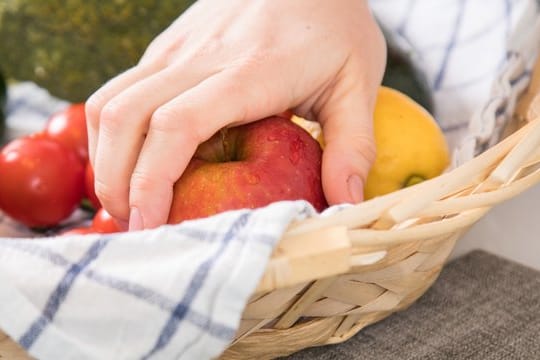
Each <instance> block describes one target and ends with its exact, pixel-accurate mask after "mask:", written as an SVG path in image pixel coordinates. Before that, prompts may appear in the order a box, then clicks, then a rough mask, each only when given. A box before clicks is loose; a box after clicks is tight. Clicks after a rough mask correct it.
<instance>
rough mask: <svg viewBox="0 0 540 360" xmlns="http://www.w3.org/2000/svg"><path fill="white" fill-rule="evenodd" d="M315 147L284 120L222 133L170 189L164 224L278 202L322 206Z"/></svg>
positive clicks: (277, 118) (307, 136)
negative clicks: (303, 200) (167, 212)
mask: <svg viewBox="0 0 540 360" xmlns="http://www.w3.org/2000/svg"><path fill="white" fill-rule="evenodd" d="M321 156H322V150H321V147H320V145H319V144H318V143H317V141H316V140H315V139H313V138H312V137H311V136H310V134H309V133H308V132H306V131H305V130H304V129H302V128H301V127H300V126H298V125H296V124H294V123H293V122H292V121H290V120H289V119H288V118H284V117H280V116H274V117H270V118H266V119H263V120H260V121H256V122H253V123H250V124H246V125H241V126H237V127H232V128H226V129H222V130H221V131H220V132H218V133H217V134H215V135H214V136H213V137H211V138H210V139H209V140H207V141H206V142H204V143H202V144H201V145H200V146H199V147H198V149H197V151H196V153H195V155H194V157H193V158H192V160H191V161H190V163H189V165H188V166H187V168H186V170H185V171H184V173H183V174H182V176H181V177H180V179H179V180H178V181H177V182H176V183H175V185H174V196H173V203H172V206H171V210H170V214H169V220H168V222H169V223H178V222H181V221H183V220H186V219H194V218H200V217H206V216H210V215H213V214H216V213H219V212H223V211H226V210H233V209H241V208H257V207H261V206H265V205H268V204H270V203H272V202H275V201H279V200H297V199H305V200H307V201H309V202H310V203H311V204H313V206H314V207H315V208H316V209H318V210H322V209H324V208H325V207H326V206H327V203H326V200H325V197H324V194H323V190H322V184H321Z"/></svg>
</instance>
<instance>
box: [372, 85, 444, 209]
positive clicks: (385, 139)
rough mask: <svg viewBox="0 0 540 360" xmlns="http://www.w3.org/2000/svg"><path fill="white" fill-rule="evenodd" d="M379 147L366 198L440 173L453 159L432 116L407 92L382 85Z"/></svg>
mask: <svg viewBox="0 0 540 360" xmlns="http://www.w3.org/2000/svg"><path fill="white" fill-rule="evenodd" d="M374 132H375V143H376V147H377V156H376V159H375V163H374V164H373V167H372V168H371V170H370V172H369V174H368V178H367V181H366V186H365V188H364V197H365V199H370V198H373V197H375V196H379V195H383V194H387V193H389V192H392V191H396V190H399V189H401V188H404V187H407V186H410V185H414V184H416V183H419V182H421V181H423V180H426V179H430V178H433V177H435V176H438V175H440V174H441V173H442V172H443V171H444V170H445V169H446V168H447V167H448V164H449V162H450V155H449V150H448V144H447V142H446V138H445V137H444V134H443V132H442V130H441V129H440V127H439V126H438V124H437V122H436V121H435V119H433V117H432V116H431V115H430V114H429V113H428V112H427V111H426V110H425V109H424V108H423V107H422V106H420V105H419V104H418V103H417V102H415V101H414V100H412V99H411V98H410V97H408V96H407V95H405V94H404V93H402V92H400V91H398V90H394V89H391V88H388V87H381V88H380V90H379V93H378V96H377V101H376V104H375V112H374Z"/></svg>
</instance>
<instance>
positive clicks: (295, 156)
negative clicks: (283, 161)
mask: <svg viewBox="0 0 540 360" xmlns="http://www.w3.org/2000/svg"><path fill="white" fill-rule="evenodd" d="M289 160H290V161H291V163H292V164H293V165H296V164H298V161H299V160H300V153H299V152H298V151H294V152H292V153H290V155H289Z"/></svg>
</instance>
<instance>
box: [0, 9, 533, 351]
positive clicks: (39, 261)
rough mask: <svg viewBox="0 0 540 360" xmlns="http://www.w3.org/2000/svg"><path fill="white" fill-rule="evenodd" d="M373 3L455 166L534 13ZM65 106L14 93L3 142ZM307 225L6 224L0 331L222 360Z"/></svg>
mask: <svg viewBox="0 0 540 360" xmlns="http://www.w3.org/2000/svg"><path fill="white" fill-rule="evenodd" d="M371 4H372V6H373V9H374V10H375V12H376V14H377V16H378V18H379V19H380V20H381V22H382V23H383V24H384V25H385V26H386V27H387V28H388V29H389V30H390V32H391V33H393V34H394V35H396V36H400V37H401V38H403V39H406V40H408V41H409V42H410V43H411V45H412V46H413V47H414V49H415V51H416V52H417V55H418V57H417V61H419V63H418V64H419V65H420V67H422V68H423V69H424V70H425V71H426V74H427V76H428V80H429V81H430V85H431V87H432V90H433V91H434V94H435V105H436V118H437V119H438V121H439V123H440V125H441V127H442V128H443V129H444V130H445V133H446V134H447V136H448V138H449V139H450V140H451V144H453V147H454V148H455V149H456V151H457V153H456V154H457V155H458V156H457V157H458V158H460V159H462V160H463V159H467V158H470V157H471V156H473V155H474V153H476V152H477V151H478V149H479V148H481V147H482V145H483V144H485V143H486V141H488V142H489V141H492V140H493V139H494V138H496V134H497V132H498V131H499V130H498V129H500V128H501V126H503V125H504V121H505V120H506V119H507V118H508V114H509V113H511V112H512V111H513V103H514V102H515V98H516V96H517V95H518V94H519V92H520V90H522V89H523V87H524V85H523V84H526V83H527V82H528V79H529V77H530V69H531V66H532V60H534V57H535V56H536V52H537V51H538V49H537V47H538V44H539V43H540V41H539V39H538V36H539V34H540V31H539V29H540V25H539V24H540V22H539V21H538V3H537V2H535V1H532V0H514V1H510V0H507V1H504V0H500V1H495V0H492V1H490V2H489V5H487V4H486V3H483V2H471V1H464V0H462V1H457V0H444V1H437V2H434V1H432V0H416V1H413V0H410V1H404V0H385V1H382V0H378V1H375V0H373V1H371ZM486 7H489V8H486ZM518 24H519V26H518ZM65 104H66V103H65V102H62V101H60V100H58V99H54V98H52V97H50V96H49V95H48V94H47V93H46V92H45V91H43V90H42V89H39V88H37V87H36V86H35V85H33V84H29V83H22V84H17V85H13V86H11V87H10V89H9V95H8V116H9V117H8V131H9V134H10V136H11V137H16V136H20V135H22V134H24V133H28V132H32V131H35V130H36V129H39V128H40V127H41V126H42V125H43V121H44V120H45V119H46V118H47V117H48V116H49V115H50V114H51V113H52V112H54V111H56V110H58V109H60V108H62V107H63V106H65ZM475 114H476V115H475ZM471 118H472V120H471ZM460 144H461V145H460ZM463 144H465V146H464V145H463ZM332 211H339V209H338V208H331V209H330V210H329V212H332ZM79 215H80V214H75V215H74V217H73V218H72V219H70V220H68V221H82V220H83V218H81V217H80V216H79ZM306 216H315V212H314V211H313V209H312V208H311V207H310V206H309V205H308V204H307V203H305V202H302V201H299V202H281V203H276V204H272V205H270V206H268V207H266V208H263V209H258V210H252V211H247V210H242V211H234V212H228V213H224V214H220V215H217V216H214V217H211V218H208V219H202V220H197V221H189V222H185V223H183V224H180V225H175V226H163V227H160V228H159V229H155V230H151V231H143V232H135V233H126V234H113V235H86V236H69V237H58V238H54V237H53V238H51V237H47V238H38V239H36V238H31V236H33V235H34V234H32V233H31V232H29V231H28V229H25V228H24V227H22V226H20V225H19V224H16V223H14V222H13V221H11V220H10V219H8V218H7V217H6V216H2V215H1V214H0V236H3V238H0V304H2V305H1V307H0V328H1V329H2V330H3V331H4V332H6V333H7V334H8V335H10V336H11V337H12V338H13V339H14V340H16V341H18V342H19V343H20V344H21V345H22V346H23V347H24V348H26V349H27V350H28V351H29V353H30V354H31V355H33V356H35V357H37V358H40V359H55V360H61V359H209V358H213V357H216V356H218V355H219V354H220V353H221V352H222V351H223V350H224V348H225V347H226V346H227V344H228V343H229V341H230V340H231V339H232V337H233V336H234V334H235V331H236V329H237V326H238V323H239V319H240V316H241V313H242V310H243V308H244V306H245V303H246V301H247V298H248V297H249V295H250V294H251V293H252V291H253V290H254V289H255V287H256V285H257V282H258V281H259V278H260V276H261V275H262V273H263V271H264V269H265V266H266V263H267V261H268V258H269V256H270V254H271V252H272V250H273V247H274V245H275V244H276V242H277V241H278V239H279V238H280V237H281V235H282V233H283V231H284V229H285V228H286V227H287V225H288V224H289V223H290V222H291V221H293V220H294V219H301V218H304V217H306ZM15 237H18V238H15Z"/></svg>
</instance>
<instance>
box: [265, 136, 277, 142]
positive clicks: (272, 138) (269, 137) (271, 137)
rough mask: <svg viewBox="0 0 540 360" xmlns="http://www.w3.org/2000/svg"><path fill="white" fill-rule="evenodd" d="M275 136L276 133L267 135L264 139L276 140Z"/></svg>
mask: <svg viewBox="0 0 540 360" xmlns="http://www.w3.org/2000/svg"><path fill="white" fill-rule="evenodd" d="M277 139H278V138H277V136H276V135H268V137H267V138H266V140H268V141H277Z"/></svg>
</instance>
